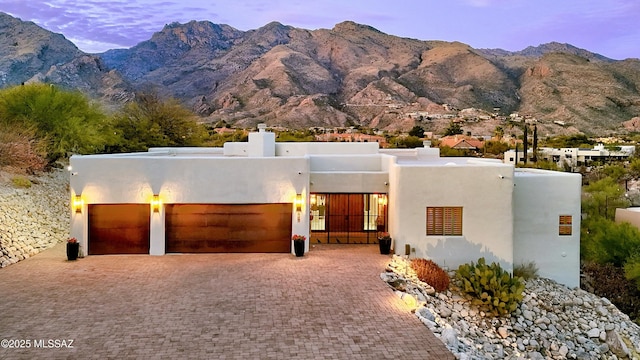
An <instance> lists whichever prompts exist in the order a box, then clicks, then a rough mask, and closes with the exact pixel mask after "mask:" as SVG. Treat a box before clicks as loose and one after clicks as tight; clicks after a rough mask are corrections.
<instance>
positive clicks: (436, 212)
mask: <svg viewBox="0 0 640 360" xmlns="http://www.w3.org/2000/svg"><path fill="white" fill-rule="evenodd" d="M429 235H452V236H462V207H427V236H429Z"/></svg>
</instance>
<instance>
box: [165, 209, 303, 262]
mask: <svg viewBox="0 0 640 360" xmlns="http://www.w3.org/2000/svg"><path fill="white" fill-rule="evenodd" d="M165 209H166V214H165V216H166V236H167V237H166V250H167V252H289V251H290V248H291V243H290V239H291V216H292V209H293V205H292V204H289V203H280V204H168V205H167V206H166V208H165Z"/></svg>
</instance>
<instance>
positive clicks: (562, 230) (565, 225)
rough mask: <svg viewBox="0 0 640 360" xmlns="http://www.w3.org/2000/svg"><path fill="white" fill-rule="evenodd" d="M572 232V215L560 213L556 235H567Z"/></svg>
mask: <svg viewBox="0 0 640 360" xmlns="http://www.w3.org/2000/svg"><path fill="white" fill-rule="evenodd" d="M572 232H573V217H572V216H571V215H560V218H559V221H558V235H561V236H568V235H571V234H572Z"/></svg>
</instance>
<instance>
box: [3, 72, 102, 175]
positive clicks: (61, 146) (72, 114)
mask: <svg viewBox="0 0 640 360" xmlns="http://www.w3.org/2000/svg"><path fill="white" fill-rule="evenodd" d="M105 120H106V117H105V115H104V114H103V113H102V112H101V110H100V107H99V105H97V104H96V103H92V102H91V101H90V100H89V98H88V97H86V96H85V95H83V94H82V93H80V92H78V91H67V90H63V89H59V88H58V87H56V86H53V85H48V84H28V85H19V86H14V87H11V88H6V89H2V90H0V123H2V124H4V125H6V126H11V127H15V128H22V129H34V131H35V135H36V136H37V139H38V140H39V141H42V142H43V144H44V146H45V149H46V158H47V160H48V162H49V163H54V162H55V161H56V160H58V159H60V158H64V157H66V156H68V155H69V154H73V153H82V154H86V153H95V152H99V151H101V150H102V149H103V148H104V144H105V136H106V135H105V134H110V133H112V131H107V127H106V122H105Z"/></svg>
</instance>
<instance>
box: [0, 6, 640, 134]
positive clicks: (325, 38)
mask: <svg viewBox="0 0 640 360" xmlns="http://www.w3.org/2000/svg"><path fill="white" fill-rule="evenodd" d="M32 81H40V82H47V83H53V84H57V85H60V86H63V87H66V88H71V89H79V90H81V91H83V92H85V93H86V94H88V95H89V96H91V97H92V98H95V99H99V100H100V101H102V102H103V103H104V104H105V106H107V107H108V108H109V107H114V108H115V106H118V105H119V104H122V103H123V102H126V101H130V100H131V99H133V98H134V97H135V94H136V93H139V92H155V93H157V94H158V95H160V96H163V97H174V98H177V99H179V100H181V101H182V102H183V103H184V104H185V105H186V106H188V107H190V108H192V109H193V110H194V111H195V112H196V113H197V114H198V115H199V116H201V118H202V120H203V121H204V122H211V123H218V122H219V121H221V120H223V121H225V122H226V123H227V124H231V125H236V126H242V127H247V126H255V125H256V124H257V123H261V122H264V123H267V124H268V125H270V126H285V127H290V128H307V127H311V126H317V127H333V126H367V127H374V128H380V129H389V130H392V129H405V130H406V129H410V128H411V127H413V126H415V125H419V126H422V127H423V128H424V129H425V130H427V131H434V132H437V131H441V130H442V129H443V128H444V127H446V125H447V124H448V122H449V121H451V119H452V118H454V119H461V121H465V123H464V124H463V129H465V130H466V131H470V132H473V133H478V134H480V133H489V134H490V133H491V132H492V131H493V129H494V128H495V127H496V126H506V125H508V124H507V123H505V119H520V118H522V119H535V120H536V121H537V123H538V128H539V129H540V130H541V131H542V134H566V133H577V132H583V133H586V134H589V135H606V134H610V133H619V132H622V131H625V130H624V127H623V123H625V122H627V124H628V123H630V121H631V120H635V123H639V122H640V121H638V118H637V117H638V116H640V60H639V59H626V60H612V59H608V58H606V57H604V56H602V55H599V54H595V53H592V52H589V51H587V50H584V49H579V48H576V47H574V46H572V45H569V44H560V43H548V44H543V45H540V46H537V47H528V48H526V49H524V50H522V51H518V52H509V51H505V50H500V49H474V48H472V47H470V46H468V45H466V44H463V43H459V42H444V41H435V40H434V41H423V40H418V39H410V38H402V37H397V36H393V35H389V34H385V33H382V32H380V31H378V30H376V29H375V28H373V27H370V26H367V25H362V24H357V23H354V22H350V21H346V22H342V23H339V24H337V25H335V26H334V27H333V28H332V29H318V30H305V29H300V28H295V27H291V26H286V25H283V24H280V23H277V22H272V23H269V24H267V25H265V26H263V27H261V28H259V29H255V30H249V31H240V30H237V29H235V28H233V27H231V26H229V25H223V24H214V23H211V22H208V21H191V22H189V23H186V24H180V23H172V24H168V25H166V26H165V27H164V28H163V29H162V30H161V31H159V32H157V33H155V34H153V36H152V37H151V39H149V40H147V41H143V42H141V43H139V44H137V45H136V46H133V47H131V48H129V49H114V50H109V51H106V52H104V53H100V54H87V53H84V52H82V51H80V50H79V49H78V48H77V47H76V46H75V45H74V44H73V43H71V42H70V41H68V40H67V39H65V38H64V36H62V35H60V34H55V33H52V32H49V31H47V30H45V29H43V28H41V27H39V26H37V25H36V24H34V23H32V22H27V21H22V20H20V19H17V18H14V17H12V16H10V15H8V14H4V13H0V87H7V86H11V85H17V84H21V83H27V82H32ZM514 113H517V114H518V116H513V115H512V116H511V117H509V115H510V114H514ZM635 123H634V124H635ZM631 130H635V129H634V128H632V129H631Z"/></svg>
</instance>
